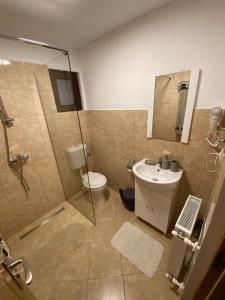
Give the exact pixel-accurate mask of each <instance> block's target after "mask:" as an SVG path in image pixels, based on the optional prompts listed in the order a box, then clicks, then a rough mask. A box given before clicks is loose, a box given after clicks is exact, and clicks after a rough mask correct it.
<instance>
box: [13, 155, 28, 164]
mask: <svg viewBox="0 0 225 300" xmlns="http://www.w3.org/2000/svg"><path fill="white" fill-rule="evenodd" d="M28 158H29V155H27V154H17V155H16V156H15V157H11V158H10V162H11V163H16V162H25V161H27V160H28Z"/></svg>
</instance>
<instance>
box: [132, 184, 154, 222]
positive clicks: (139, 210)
mask: <svg viewBox="0 0 225 300" xmlns="http://www.w3.org/2000/svg"><path fill="white" fill-rule="evenodd" d="M149 198H150V197H149V189H147V188H146V187H145V186H143V185H142V184H141V183H140V182H139V181H138V180H137V179H135V214H136V215H137V216H138V217H140V218H141V219H143V220H145V221H146V222H148V223H149V209H150V202H149Z"/></svg>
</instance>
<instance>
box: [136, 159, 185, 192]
mask: <svg viewBox="0 0 225 300" xmlns="http://www.w3.org/2000/svg"><path fill="white" fill-rule="evenodd" d="M145 160H146V159H143V160H141V161H139V162H137V163H136V164H134V166H133V172H134V175H135V176H136V177H137V178H138V179H141V180H143V181H145V182H146V183H148V184H149V185H150V186H149V187H150V188H152V189H155V190H170V189H173V188H175V187H176V186H177V184H178V183H179V181H180V179H181V177H182V174H183V170H182V169H180V170H179V171H178V172H172V171H171V170H163V169H162V168H160V167H159V165H156V166H151V165H146V164H145V163H144V162H145Z"/></svg>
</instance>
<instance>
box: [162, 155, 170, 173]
mask: <svg viewBox="0 0 225 300" xmlns="http://www.w3.org/2000/svg"><path fill="white" fill-rule="evenodd" d="M169 155H170V152H168V151H163V158H162V169H164V170H168V169H169V167H170V160H169Z"/></svg>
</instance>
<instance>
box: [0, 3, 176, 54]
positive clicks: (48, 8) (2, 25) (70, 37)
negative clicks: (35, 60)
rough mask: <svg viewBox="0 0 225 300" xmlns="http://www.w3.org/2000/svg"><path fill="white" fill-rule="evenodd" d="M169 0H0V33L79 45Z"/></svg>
mask: <svg viewBox="0 0 225 300" xmlns="http://www.w3.org/2000/svg"><path fill="white" fill-rule="evenodd" d="M171 1H173V0H0V33H4V34H8V35H13V36H17V37H24V38H29V39H34V40H39V41H42V42H45V43H49V44H51V45H54V46H59V47H64V48H70V49H75V48H80V47H82V46H84V45H85V44H88V43H89V42H91V41H93V40H95V39H97V38H99V37H101V36H103V35H104V34H106V33H108V32H110V31H112V30H115V29H116V28H118V27H119V26H121V25H123V24H126V23H128V22H130V21H131V20H133V19H135V18H137V17H139V16H141V15H144V14H146V13H148V12H150V11H152V10H154V9H156V8H159V7H160V6H162V5H164V4H167V3H169V2H171Z"/></svg>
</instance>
